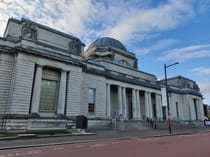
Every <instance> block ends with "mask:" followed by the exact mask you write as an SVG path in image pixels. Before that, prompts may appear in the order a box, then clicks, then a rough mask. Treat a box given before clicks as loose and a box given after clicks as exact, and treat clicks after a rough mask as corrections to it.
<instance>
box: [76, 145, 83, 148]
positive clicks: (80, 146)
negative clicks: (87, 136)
mask: <svg viewBox="0 0 210 157" xmlns="http://www.w3.org/2000/svg"><path fill="white" fill-rule="evenodd" d="M75 147H77V148H82V147H84V145H78V146H75Z"/></svg>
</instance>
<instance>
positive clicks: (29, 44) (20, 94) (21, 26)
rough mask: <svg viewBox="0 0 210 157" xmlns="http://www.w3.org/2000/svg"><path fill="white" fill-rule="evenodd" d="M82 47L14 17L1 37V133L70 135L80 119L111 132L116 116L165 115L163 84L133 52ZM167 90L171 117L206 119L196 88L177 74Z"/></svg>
mask: <svg viewBox="0 0 210 157" xmlns="http://www.w3.org/2000/svg"><path fill="white" fill-rule="evenodd" d="M84 46H85V45H84V43H82V42H81V40H80V39H79V38H76V37H74V36H71V35H68V34H65V33H62V32H59V31H57V30H54V29H52V28H49V27H47V26H43V25H40V24H38V23H35V22H33V21H29V20H26V19H22V20H16V19H9V21H8V24H7V27H6V30H5V33H4V36H3V37H2V38H0V117H1V118H0V129H1V130H3V131H7V132H12V131H20V132H24V131H34V130H38V131H39V130H59V129H65V128H66V126H67V125H66V124H67V123H68V122H69V121H71V119H74V118H75V117H76V116H77V115H85V116H87V118H88V126H89V127H105V126H108V125H109V124H110V122H111V120H112V118H113V117H115V116H116V115H121V116H122V117H123V119H126V120H133V119H134V120H142V119H144V118H154V119H165V118H166V117H167V116H166V115H167V110H166V106H165V105H164V103H163V102H164V99H165V98H164V90H163V88H164V80H162V81H158V80H157V78H156V76H155V75H153V74H149V73H146V72H143V71H139V70H138V67H137V58H136V56H135V53H132V52H129V51H128V50H127V49H126V48H125V46H124V45H123V44H122V43H121V42H120V41H118V40H116V39H113V38H109V37H103V38H100V39H97V40H96V41H94V42H93V43H92V44H91V45H90V46H89V47H88V49H87V50H86V51H84ZM168 84H169V101H170V108H171V116H172V119H174V120H179V121H196V120H203V119H204V111H203V102H202V94H201V93H200V90H199V87H198V85H197V84H196V82H195V81H193V80H190V79H187V78H184V77H182V76H177V77H174V78H170V79H169V80H168ZM161 89H162V90H161Z"/></svg>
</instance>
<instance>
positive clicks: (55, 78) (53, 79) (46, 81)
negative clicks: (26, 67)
mask: <svg viewBox="0 0 210 157" xmlns="http://www.w3.org/2000/svg"><path fill="white" fill-rule="evenodd" d="M59 80H60V73H59V72H57V71H55V70H52V69H43V74H42V82H41V94H40V102H39V111H40V112H48V113H55V112H56V110H57V97H58V88H59Z"/></svg>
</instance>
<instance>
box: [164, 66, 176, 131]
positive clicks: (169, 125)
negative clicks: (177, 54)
mask: <svg viewBox="0 0 210 157" xmlns="http://www.w3.org/2000/svg"><path fill="white" fill-rule="evenodd" d="M176 64H179V62H176V63H173V64H170V65H166V64H164V72H165V86H166V101H167V110H168V131H169V133H170V134H171V112H170V106H169V98H168V80H167V72H166V69H167V68H169V67H171V66H173V65H176Z"/></svg>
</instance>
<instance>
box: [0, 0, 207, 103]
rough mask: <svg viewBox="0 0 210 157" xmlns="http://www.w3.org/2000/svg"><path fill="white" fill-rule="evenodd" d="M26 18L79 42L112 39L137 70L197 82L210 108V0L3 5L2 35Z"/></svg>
mask: <svg viewBox="0 0 210 157" xmlns="http://www.w3.org/2000/svg"><path fill="white" fill-rule="evenodd" d="M12 17H13V18H16V19H21V18H23V17H24V18H27V19H30V20H32V21H35V22H37V23H40V24H42V25H47V26H49V27H52V28H54V29H57V30H59V31H62V32H64V33H67V34H71V35H74V36H76V37H78V38H80V39H81V41H82V42H83V43H85V44H86V47H88V45H90V44H91V43H92V42H93V41H95V40H96V39H98V38H100V37H112V38H115V39H117V40H119V41H121V42H122V43H123V45H124V46H125V47H126V48H127V50H128V51H130V52H133V53H135V54H136V57H137V59H138V67H139V70H141V71H144V72H148V73H152V74H154V75H156V77H157V78H158V79H162V78H164V64H166V65H170V64H173V63H174V62H179V64H177V65H175V66H171V67H169V68H167V74H168V77H174V76H178V75H182V76H184V77H187V78H189V79H192V80H194V81H196V82H197V83H198V85H199V87H200V90H201V92H202V94H203V97H204V103H206V104H209V105H210V0H0V36H3V33H4V30H5V27H6V24H7V21H8V19H9V18H12Z"/></svg>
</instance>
